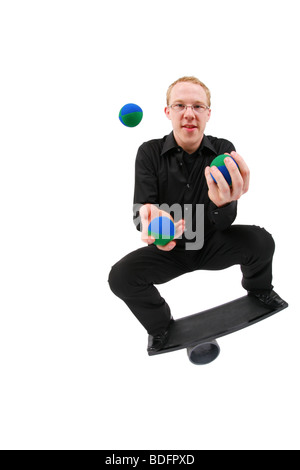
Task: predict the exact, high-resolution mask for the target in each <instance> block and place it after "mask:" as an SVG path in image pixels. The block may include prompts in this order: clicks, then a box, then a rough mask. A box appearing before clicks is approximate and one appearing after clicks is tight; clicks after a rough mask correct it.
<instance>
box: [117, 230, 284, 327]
mask: <svg viewBox="0 0 300 470" xmlns="http://www.w3.org/2000/svg"><path fill="white" fill-rule="evenodd" d="M274 249H275V244H274V240H273V238H272V236H271V235H270V234H269V233H268V232H267V231H266V230H265V229H263V228H260V227H257V226H255V225H251V226H249V225H232V226H231V227H230V228H228V229H227V230H224V231H222V232H215V233H214V234H213V235H212V236H211V237H210V238H209V239H208V240H207V241H205V244H204V246H203V248H202V249H201V250H198V251H189V250H184V249H182V248H177V247H175V248H174V249H173V250H171V251H168V252H165V251H162V250H159V249H158V248H157V247H156V246H154V245H149V246H145V247H143V248H140V249H138V250H135V251H133V252H132V253H129V254H128V255H126V256H125V257H124V258H122V259H121V260H120V261H119V262H117V263H116V264H115V265H114V266H113V267H112V269H111V272H110V274H109V285H110V288H111V290H112V291H113V292H114V293H115V294H116V295H117V296H118V297H120V298H121V299H122V300H123V301H124V302H125V303H126V304H127V306H128V307H129V308H130V310H131V311H132V312H133V314H134V315H135V316H136V318H137V319H138V320H139V321H140V323H141V324H142V325H143V326H144V328H145V329H146V330H147V332H148V333H149V334H152V335H154V334H158V333H159V332H160V331H162V330H163V329H165V328H166V326H167V325H168V323H169V321H170V317H171V312H170V308H169V306H168V304H167V303H166V301H165V300H164V299H163V298H162V297H161V295H160V293H159V291H158V289H157V288H156V287H155V286H154V285H155V284H163V283H165V282H167V281H170V280H171V279H174V278H176V277H178V276H180V275H182V274H185V273H188V272H192V271H196V270H200V269H201V270H221V269H225V268H228V267H230V266H233V265H240V266H241V271H242V286H243V287H244V288H245V289H246V290H247V291H254V292H259V291H266V290H270V289H272V288H273V286H272V284H271V283H272V259H273V254H274ZM205 288H206V289H207V288H208V286H205Z"/></svg>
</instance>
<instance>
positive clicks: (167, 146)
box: [161, 131, 218, 155]
mask: <svg viewBox="0 0 300 470" xmlns="http://www.w3.org/2000/svg"><path fill="white" fill-rule="evenodd" d="M205 147H206V148H208V149H209V150H211V151H212V152H213V153H214V154H215V155H218V152H217V151H216V149H215V147H214V145H213V144H212V143H211V142H210V140H209V138H208V137H207V136H206V135H204V136H203V139H202V142H201V144H200V147H199V149H198V151H199V152H200V151H202V150H203V149H204V148H205ZM178 148H180V147H179V146H178V144H177V142H176V140H175V138H174V134H173V131H172V132H171V133H170V134H169V135H167V137H166V140H165V142H164V145H163V148H162V151H161V155H164V154H166V153H167V152H169V151H170V150H173V149H178Z"/></svg>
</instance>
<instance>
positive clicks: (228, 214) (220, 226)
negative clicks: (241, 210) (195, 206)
mask: <svg viewBox="0 0 300 470" xmlns="http://www.w3.org/2000/svg"><path fill="white" fill-rule="evenodd" d="M236 215H237V201H232V202H230V204H227V205H226V206H223V207H217V206H216V205H215V204H214V203H212V202H211V204H210V207H209V212H208V217H209V219H210V221H211V223H212V224H213V225H214V226H215V228H216V229H217V230H220V231H222V230H226V229H227V228H229V227H230V225H231V224H233V222H234V221H235V219H236Z"/></svg>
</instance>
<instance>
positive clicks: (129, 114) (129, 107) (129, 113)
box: [119, 103, 143, 127]
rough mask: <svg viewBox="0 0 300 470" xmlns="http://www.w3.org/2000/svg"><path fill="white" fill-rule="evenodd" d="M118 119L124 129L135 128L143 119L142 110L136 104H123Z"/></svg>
mask: <svg viewBox="0 0 300 470" xmlns="http://www.w3.org/2000/svg"><path fill="white" fill-rule="evenodd" d="M119 119H120V121H121V123H122V124H124V126H126V127H136V126H137V125H138V124H139V123H140V122H141V120H142V119H143V110H142V108H140V107H139V106H138V105H137V104H134V103H128V104H125V106H123V107H122V108H121V109H120V112H119Z"/></svg>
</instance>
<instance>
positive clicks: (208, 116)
mask: <svg viewBox="0 0 300 470" xmlns="http://www.w3.org/2000/svg"><path fill="white" fill-rule="evenodd" d="M210 115H211V109H209V110H208V113H207V119H206V122H208V121H209V120H210Z"/></svg>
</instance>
